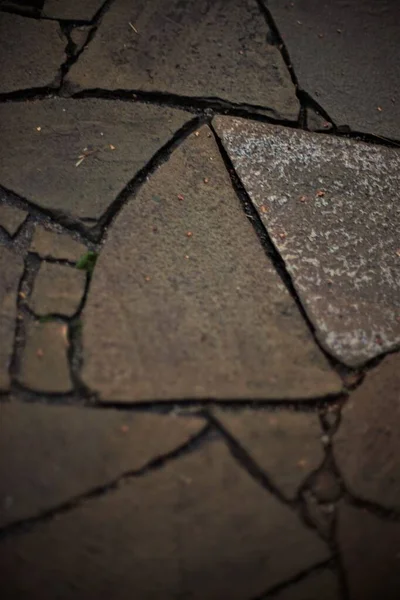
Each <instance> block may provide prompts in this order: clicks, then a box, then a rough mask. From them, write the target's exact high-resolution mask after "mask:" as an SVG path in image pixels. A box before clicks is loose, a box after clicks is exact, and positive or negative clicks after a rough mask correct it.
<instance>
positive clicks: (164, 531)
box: [0, 442, 330, 600]
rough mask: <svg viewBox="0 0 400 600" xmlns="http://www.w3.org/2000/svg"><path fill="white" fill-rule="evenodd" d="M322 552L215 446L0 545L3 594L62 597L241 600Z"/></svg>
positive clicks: (301, 567)
mask: <svg viewBox="0 0 400 600" xmlns="http://www.w3.org/2000/svg"><path fill="white" fill-rule="evenodd" d="M329 556H330V550H329V548H328V547H327V545H326V544H325V543H324V542H322V541H321V540H320V539H319V537H318V536H317V534H315V533H314V532H312V531H311V530H310V529H308V528H307V527H305V526H304V525H303V524H302V523H301V521H300V520H299V519H298V517H297V515H296V514H295V513H294V512H293V511H291V510H290V509H289V508H288V507H287V506H285V505H284V504H282V503H280V502H278V501H277V500H276V499H275V498H274V497H273V496H272V495H270V494H269V493H268V492H266V491H265V490H264V489H263V488H262V487H261V486H259V484H258V483H257V482H255V481H254V479H253V478H252V477H251V476H249V475H248V474H247V473H246V471H244V470H243V469H242V468H241V467H240V466H239V465H238V464H237V463H236V461H235V460H234V459H233V457H232V456H231V455H230V453H229V451H228V450H227V448H226V447H225V445H224V444H223V443H222V442H211V443H209V444H207V445H206V446H205V447H204V446H203V447H202V448H201V449H200V450H197V451H196V452H192V453H190V454H186V455H185V456H183V457H181V458H180V459H178V460H175V461H173V462H169V463H167V464H166V465H164V467H163V468H162V469H161V470H156V471H154V472H150V473H148V474H147V475H146V476H143V477H139V478H137V479H135V480H131V482H130V483H128V484H125V485H121V486H119V487H118V489H116V490H114V491H110V492H109V493H107V494H104V495H102V496H100V497H98V498H95V499H93V500H90V501H88V502H86V503H84V504H82V505H80V506H77V507H76V508H75V509H74V510H73V511H71V512H70V513H69V514H64V515H59V516H58V518H57V519H53V520H51V521H48V522H47V523H42V524H38V525H37V526H36V527H35V528H34V529H33V530H31V531H28V532H27V533H25V534H24V535H21V536H13V537H10V538H8V539H5V540H3V541H2V543H1V544H0V563H1V565H2V589H3V590H5V591H6V592H7V593H8V595H6V597H8V598H15V597H26V598H35V597H39V596H40V595H41V593H42V592H43V590H46V593H47V594H48V597H51V598H55V597H57V598H59V599H60V600H67V599H68V600H70V599H71V598H74V600H88V599H89V600H91V599H92V598H93V600H94V599H95V598H101V599H103V598H104V599H105V598H109V597H110V594H111V595H112V597H113V598H114V599H115V600H127V599H128V598H140V599H143V600H144V599H146V600H147V599H148V600H150V599H152V600H175V599H176V598H185V599H187V600H204V599H205V598H206V599H207V600H221V599H222V598H229V600H243V599H244V598H254V597H258V596H260V595H261V593H262V592H264V591H265V590H266V589H268V588H270V587H272V586H274V585H276V584H278V583H280V582H284V581H286V580H287V579H289V578H291V577H293V576H295V575H296V574H297V573H299V572H301V571H303V570H305V569H307V568H310V567H312V566H313V565H314V564H316V563H318V562H320V561H323V560H326V559H328V558H329ZM49 557H51V560H49ZM22 593H24V594H25V596H21V594H22ZM42 595H43V594H42Z"/></svg>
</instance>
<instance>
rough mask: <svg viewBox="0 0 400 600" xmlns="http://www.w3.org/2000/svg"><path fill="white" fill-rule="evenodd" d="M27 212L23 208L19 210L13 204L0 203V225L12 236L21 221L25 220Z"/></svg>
mask: <svg viewBox="0 0 400 600" xmlns="http://www.w3.org/2000/svg"><path fill="white" fill-rule="evenodd" d="M27 216H28V213H27V212H26V211H25V210H20V209H19V208H15V207H14V206H8V205H7V204H0V226H1V227H3V229H5V230H6V231H7V233H8V234H9V235H10V236H11V237H13V236H14V235H15V234H16V233H17V231H18V229H19V228H20V227H21V225H22V223H23V222H24V221H25V219H26V217H27Z"/></svg>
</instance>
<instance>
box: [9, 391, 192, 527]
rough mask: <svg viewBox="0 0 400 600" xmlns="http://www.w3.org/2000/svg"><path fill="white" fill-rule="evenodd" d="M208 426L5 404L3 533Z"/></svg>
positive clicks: (146, 416)
mask: <svg viewBox="0 0 400 600" xmlns="http://www.w3.org/2000/svg"><path fill="white" fill-rule="evenodd" d="M203 426H204V422H203V420H202V419H199V418H197V417H190V418H186V417H175V416H166V415H153V414H133V413H132V412H127V413H121V412H118V411H114V410H107V411H100V410H96V409H91V408H89V409H88V408H83V407H79V408H76V407H72V406H43V405H40V404H37V403H34V404H29V403H28V404H25V403H24V404H22V403H19V402H18V403H17V402H14V403H11V404H3V405H2V406H1V435H0V473H1V478H0V527H3V526H4V525H7V524H9V523H11V522H13V521H19V520H21V519H27V518H29V517H33V516H35V515H37V514H40V513H41V512H43V511H46V510H49V509H50V508H52V507H55V506H57V505H59V504H62V503H63V502H67V501H68V500H70V499H71V498H76V497H77V496H79V495H80V494H84V493H85V492H87V491H88V490H90V489H93V488H97V487H99V486H102V485H105V484H107V483H109V482H111V481H113V480H116V479H118V478H119V477H120V476H121V475H122V473H127V472H131V471H136V470H138V469H141V468H142V467H143V466H144V465H145V464H147V463H148V462H149V461H152V460H154V459H156V458H157V457H159V456H161V455H164V454H167V453H168V452H171V451H172V450H175V448H177V447H178V446H180V445H181V444H184V443H186V442H187V441H188V440H189V439H190V438H191V437H192V436H194V435H196V434H197V433H199V432H200V430H201V429H202V427H203ZM7 498H9V501H8V502H6V499H7Z"/></svg>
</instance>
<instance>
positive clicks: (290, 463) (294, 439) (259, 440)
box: [213, 410, 324, 498]
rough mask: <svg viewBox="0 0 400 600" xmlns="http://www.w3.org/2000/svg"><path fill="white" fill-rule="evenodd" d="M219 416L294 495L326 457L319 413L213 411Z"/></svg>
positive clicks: (279, 484)
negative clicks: (322, 442)
mask: <svg viewBox="0 0 400 600" xmlns="http://www.w3.org/2000/svg"><path fill="white" fill-rule="evenodd" d="M213 412H214V414H215V416H216V417H217V419H218V420H219V421H220V422H221V423H222V425H223V426H224V427H225V428H226V429H227V431H229V433H230V434H231V435H233V437H234V438H235V439H236V440H237V441H238V442H239V443H240V444H241V446H242V447H243V448H244V449H245V450H246V452H248V454H250V456H251V457H252V458H253V459H254V460H255V462H256V463H257V464H258V465H259V466H260V467H261V469H263V471H264V472H265V473H266V474H267V475H268V477H269V478H270V479H271V481H272V482H273V484H274V485H276V486H277V487H278V488H279V490H280V491H281V492H282V493H283V494H284V495H285V496H286V497H288V498H294V497H295V496H296V494H297V492H298V490H299V487H300V486H301V484H302V483H303V481H304V480H305V479H306V477H307V476H308V475H310V473H311V472H312V471H314V470H315V469H317V468H318V467H319V466H320V464H321V463H322V461H323V459H324V451H323V446H322V444H321V435H322V431H321V425H320V423H319V419H318V415H316V414H310V413H300V412H288V411H276V412H274V413H270V412H264V411H260V410H257V411H255V410H245V411H240V412H236V411H234V412H232V411H227V410H214V411H213Z"/></svg>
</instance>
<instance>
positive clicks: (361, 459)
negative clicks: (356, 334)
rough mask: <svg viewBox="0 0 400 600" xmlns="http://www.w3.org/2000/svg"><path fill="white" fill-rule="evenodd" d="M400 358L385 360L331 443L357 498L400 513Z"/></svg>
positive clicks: (344, 413) (352, 399)
mask: <svg viewBox="0 0 400 600" xmlns="http://www.w3.org/2000/svg"><path fill="white" fill-rule="evenodd" d="M399 432H400V355H399V354H395V355H392V356H388V357H387V358H385V360H384V361H383V363H381V364H380V365H379V366H378V367H376V368H375V369H374V370H373V371H370V372H369V373H368V375H367V377H366V379H365V381H364V382H363V384H362V385H361V386H360V387H359V388H358V389H357V390H356V391H355V392H353V393H352V395H351V396H350V400H349V401H348V403H347V404H346V405H345V407H344V409H343V411H342V422H341V425H340V427H339V430H338V432H337V434H336V435H335V437H334V438H333V448H334V453H335V458H336V462H337V465H338V467H339V470H340V472H341V474H342V476H343V477H344V480H345V483H346V486H347V487H348V488H349V489H350V490H351V492H352V493H353V494H355V495H356V496H358V497H362V498H365V499H367V500H370V501H372V502H376V503H378V504H380V505H383V506H386V507H389V508H395V509H397V510H398V511H399V512H400V462H399V456H400V433H399Z"/></svg>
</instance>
